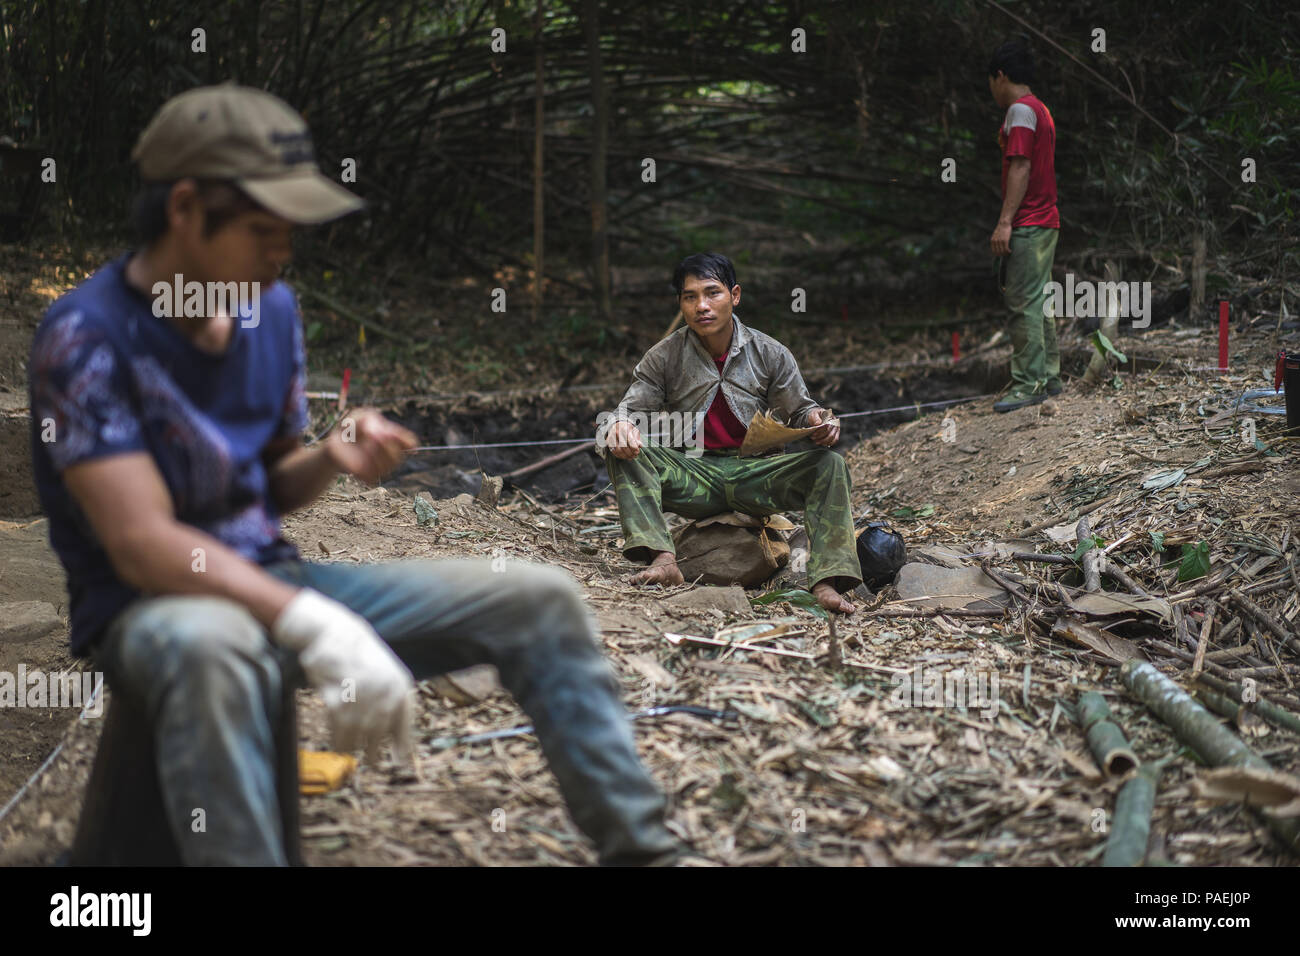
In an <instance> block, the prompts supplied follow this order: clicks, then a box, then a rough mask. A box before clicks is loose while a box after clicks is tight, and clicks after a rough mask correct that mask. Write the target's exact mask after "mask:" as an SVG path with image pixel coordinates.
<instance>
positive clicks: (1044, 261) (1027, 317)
mask: <svg viewBox="0 0 1300 956" xmlns="http://www.w3.org/2000/svg"><path fill="white" fill-rule="evenodd" d="M1060 234H1061V230H1059V229H1050V228H1048V227H1046V226H1016V227H1015V228H1014V229H1012V230H1011V255H1009V256H1003V257H1000V258H998V260H997V263H996V265H997V269H998V285H999V286H1000V288H1001V290H1002V297H1003V301H1005V302H1006V305H1007V308H1008V309H1010V310H1011V312H1012V316H1011V348H1012V352H1011V383H1012V386H1013V387H1015V388H1023V389H1025V390H1027V391H1030V392H1041V391H1042V390H1043V388H1044V387H1046V385H1047V383H1048V382H1050V381H1053V380H1056V379H1059V378H1060V377H1061V351H1060V349H1059V348H1058V347H1057V344H1056V316H1055V315H1044V314H1043V313H1044V311H1050V309H1049V308H1048V305H1047V303H1048V300H1049V299H1050V298H1051V297H1050V296H1049V295H1048V294H1047V292H1046V291H1044V288H1043V287H1044V286H1046V285H1047V283H1049V282H1051V281H1052V257H1053V256H1054V255H1055V253H1056V240H1057V237H1058V236H1060Z"/></svg>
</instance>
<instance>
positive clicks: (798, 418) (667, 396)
mask: <svg viewBox="0 0 1300 956" xmlns="http://www.w3.org/2000/svg"><path fill="white" fill-rule="evenodd" d="M732 322H733V323H734V324H735V330H734V331H733V332H732V335H731V348H730V349H729V350H728V351H727V361H726V363H725V364H724V365H723V367H722V375H721V377H719V375H718V366H717V364H716V363H715V362H714V361H713V356H712V355H710V354H709V350H708V349H706V348H705V347H704V344H703V343H702V342H701V341H700V338H699V336H698V335H696V334H695V332H694V331H692V330H691V328H690V327H689V326H684V327H682V328H680V329H678V330H677V331H676V332H674V333H673V334H672V335H669V336H668V337H667V338H665V339H664V340H663V341H661V342H660V343H659V344H658V345H655V346H654V347H653V348H651V349H650V351H648V352H646V354H645V355H644V356H642V358H641V361H640V362H638V363H637V365H636V368H635V369H633V370H632V386H631V388H629V389H628V390H627V394H626V395H624V396H623V400H622V401H621V402H619V405H618V408H617V410H616V411H615V412H614V415H613V417H612V419H611V422H613V421H620V420H626V419H627V418H628V417H629V416H628V413H629V412H646V413H649V412H657V411H661V410H662V411H669V412H679V413H700V414H703V413H705V412H707V411H708V410H709V407H710V406H711V405H712V404H713V399H714V397H715V396H716V395H717V394H718V388H719V387H721V389H722V394H723V396H724V397H725V399H726V401H727V404H728V405H729V406H731V411H732V414H734V415H735V416H736V418H737V419H739V420H740V422H741V423H742V424H744V425H746V426H748V425H749V423H750V421H751V420H753V418H754V415H755V414H756V413H757V412H762V411H767V410H771V411H772V413H773V414H774V415H775V416H776V417H777V418H778V419H780V420H781V421H783V422H785V423H786V424H787V425H790V426H791V427H793V428H801V427H803V426H804V425H805V424H806V423H807V418H808V413H809V412H811V411H812V410H813V409H815V408H817V407H818V405H817V403H816V402H814V401H813V400H812V398H810V397H809V395H808V386H807V385H805V384H804V380H803V376H802V375H800V374H799V364H798V363H797V362H796V361H795V359H794V355H792V354H791V352H790V350H789V349H788V348H786V347H785V346H784V345H782V344H781V343H780V342H778V341H777V340H776V339H774V338H772V337H771V336H770V335H767V334H765V333H763V332H760V331H758V330H757V329H751V328H749V327H748V326H746V325H744V324H743V323H742V322H741V321H740V319H739V318H738V317H737V316H735V315H733V316H732ZM602 451H603V449H602Z"/></svg>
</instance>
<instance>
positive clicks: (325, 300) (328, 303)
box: [293, 282, 402, 341]
mask: <svg viewBox="0 0 1300 956" xmlns="http://www.w3.org/2000/svg"><path fill="white" fill-rule="evenodd" d="M293 288H294V291H296V292H297V293H298V295H299V296H306V297H307V298H309V299H315V300H316V301H317V302H319V303H320V304H321V305H323V306H325V308H327V309H331V310H333V311H334V312H337V313H338V314H339V315H341V316H343V318H345V319H347V320H348V321H350V322H355V323H357V325H361V326H364V327H365V328H367V329H369V330H370V331H371V332H377V333H379V334H380V335H386V336H388V337H389V338H390V339H397V340H398V341H402V337H401V336H400V335H398V334H397V333H396V332H393V331H392V330H390V329H386V328H384V327H383V326H382V325H380V324H379V323H378V322H376V321H374V320H373V319H367V318H366V317H365V316H363V315H359V314H357V313H356V312H353V311H352V310H351V309H349V308H348V307H347V306H346V305H344V304H343V303H341V302H339V300H338V299H335V298H333V297H332V296H328V295H326V294H325V293H324V292H317V291H316V290H315V289H313V288H312V287H311V286H305V285H300V284H298V283H296V282H295V283H294V286H293Z"/></svg>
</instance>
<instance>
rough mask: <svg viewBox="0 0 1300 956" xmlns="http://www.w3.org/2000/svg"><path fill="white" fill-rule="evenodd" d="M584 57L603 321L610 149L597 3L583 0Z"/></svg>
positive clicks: (608, 308) (607, 304) (594, 264)
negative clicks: (588, 89) (587, 66)
mask: <svg viewBox="0 0 1300 956" xmlns="http://www.w3.org/2000/svg"><path fill="white" fill-rule="evenodd" d="M582 19H583V27H584V28H585V29H586V31H587V61H588V63H589V64H590V68H591V106H592V113H591V271H592V288H593V290H594V292H595V295H596V312H597V316H598V318H599V319H600V320H601V321H602V322H607V321H609V317H610V314H611V313H612V312H613V305H612V303H611V301H610V281H609V231H608V229H609V227H608V220H607V216H608V212H607V208H606V193H607V187H606V182H605V168H606V156H607V153H608V151H609V103H608V97H607V93H606V89H605V73H604V67H603V66H602V64H601V58H600V5H599V3H598V2H597V0H584V3H583V18H582Z"/></svg>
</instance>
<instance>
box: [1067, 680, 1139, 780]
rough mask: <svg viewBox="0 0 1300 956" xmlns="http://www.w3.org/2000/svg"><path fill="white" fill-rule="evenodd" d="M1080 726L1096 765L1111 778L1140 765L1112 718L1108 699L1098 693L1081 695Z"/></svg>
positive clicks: (1122, 732)
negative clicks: (1107, 702)
mask: <svg viewBox="0 0 1300 956" xmlns="http://www.w3.org/2000/svg"><path fill="white" fill-rule="evenodd" d="M1079 726H1080V727H1082V728H1083V732H1084V735H1085V736H1086V737H1087V738H1088V746H1089V747H1090V748H1091V749H1092V755H1093V756H1094V757H1096V758H1097V766H1099V767H1101V769H1102V771H1103V772H1104V773H1105V774H1106V776H1108V777H1122V776H1124V774H1126V773H1128V772H1129V771H1130V770H1133V769H1135V768H1136V767H1138V766H1139V765H1140V764H1141V761H1139V760H1138V758H1137V754H1135V753H1133V750H1132V748H1131V747H1129V744H1128V740H1127V738H1125V736H1124V731H1123V730H1121V729H1120V726H1119V724H1117V723H1115V721H1114V719H1113V718H1112V717H1111V715H1110V708H1109V707H1107V706H1106V699H1105V698H1104V697H1102V696H1101V694H1099V693H1097V692H1096V691H1088V692H1086V693H1084V694H1080V695H1079Z"/></svg>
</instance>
